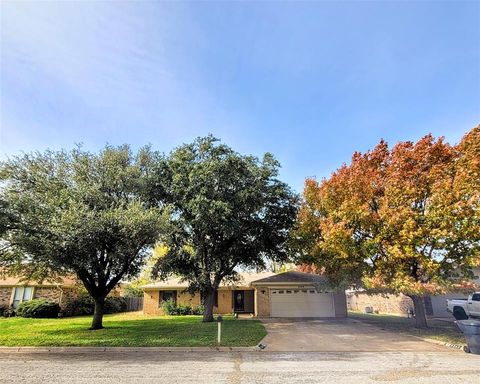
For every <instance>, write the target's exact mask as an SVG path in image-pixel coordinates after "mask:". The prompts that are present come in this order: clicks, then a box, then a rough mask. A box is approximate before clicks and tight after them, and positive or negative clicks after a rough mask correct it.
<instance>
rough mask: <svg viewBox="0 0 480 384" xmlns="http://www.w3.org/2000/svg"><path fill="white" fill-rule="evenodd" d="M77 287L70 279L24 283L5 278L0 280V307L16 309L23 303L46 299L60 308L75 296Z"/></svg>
mask: <svg viewBox="0 0 480 384" xmlns="http://www.w3.org/2000/svg"><path fill="white" fill-rule="evenodd" d="M77 287H78V285H77V284H76V281H75V280H74V279H72V278H64V279H63V280H62V281H61V282H60V283H51V282H31V281H29V282H25V281H23V280H22V279H21V278H17V277H9V276H5V277H3V278H2V279H0V307H3V308H16V307H18V305H19V304H20V303H22V302H24V301H30V300H33V299H47V300H52V301H54V302H56V303H58V304H59V305H60V306H61V305H62V304H63V303H65V302H66V301H68V300H70V299H71V298H73V297H74V296H75V295H76V292H77Z"/></svg>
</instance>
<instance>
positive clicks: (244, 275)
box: [142, 272, 274, 289]
mask: <svg viewBox="0 0 480 384" xmlns="http://www.w3.org/2000/svg"><path fill="white" fill-rule="evenodd" d="M239 275H240V281H238V282H236V283H234V284H232V283H229V282H222V283H221V284H220V287H248V286H250V284H251V283H252V282H253V281H256V280H258V279H264V278H266V277H269V276H272V275H274V273H273V272H260V273H250V272H241V273H239ZM187 287H188V283H186V282H185V281H182V279H180V278H178V277H172V278H170V279H168V280H165V281H157V282H155V283H152V284H147V285H144V286H143V287H142V288H144V289H174V288H187Z"/></svg>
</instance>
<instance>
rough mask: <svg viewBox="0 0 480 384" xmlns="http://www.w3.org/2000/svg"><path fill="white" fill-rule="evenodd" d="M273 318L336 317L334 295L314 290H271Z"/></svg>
mask: <svg viewBox="0 0 480 384" xmlns="http://www.w3.org/2000/svg"><path fill="white" fill-rule="evenodd" d="M270 305H271V314H270V316H271V317H335V309H334V303H333V295H332V294H331V293H324V292H318V291H316V290H314V289H272V290H270Z"/></svg>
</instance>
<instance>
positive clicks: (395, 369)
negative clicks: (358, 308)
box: [0, 350, 480, 384]
mask: <svg viewBox="0 0 480 384" xmlns="http://www.w3.org/2000/svg"><path fill="white" fill-rule="evenodd" d="M479 377H480V356H479V355H471V354H465V353H463V352H460V351H453V350H452V351H450V350H446V351H445V352H265V351H263V352H260V351H259V352H153V351H140V352H139V351H126V352H118V351H115V352H91V353H78V352H67V353H63V352H61V353H45V352H34V353H24V352H11V353H0V382H1V383H28V384H34V383H42V384H54V383H67V384H100V383H119V384H123V383H135V384H143V383H152V384H154V383H155V384H161V383H169V384H172V383H182V384H183V383H185V384H188V383H195V384H199V383H215V384H221V383H228V384H241V383H245V384H246V383H289V384H290V383H291V384H295V383H329V384H331V383H334V384H343V383H355V384H363V383H415V384H423V383H429V384H430V383H431V384H433V383H435V384H442V383H448V384H452V383H472V384H473V383H478V382H479Z"/></svg>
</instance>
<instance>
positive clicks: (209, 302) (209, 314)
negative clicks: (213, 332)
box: [203, 289, 215, 323]
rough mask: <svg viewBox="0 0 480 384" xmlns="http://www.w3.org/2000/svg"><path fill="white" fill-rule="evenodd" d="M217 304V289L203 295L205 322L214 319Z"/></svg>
mask: <svg viewBox="0 0 480 384" xmlns="http://www.w3.org/2000/svg"><path fill="white" fill-rule="evenodd" d="M214 304H215V289H213V290H210V291H208V292H206V293H205V295H204V297H203V306H204V308H205V312H203V322H204V323H208V322H212V321H213V306H214Z"/></svg>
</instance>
